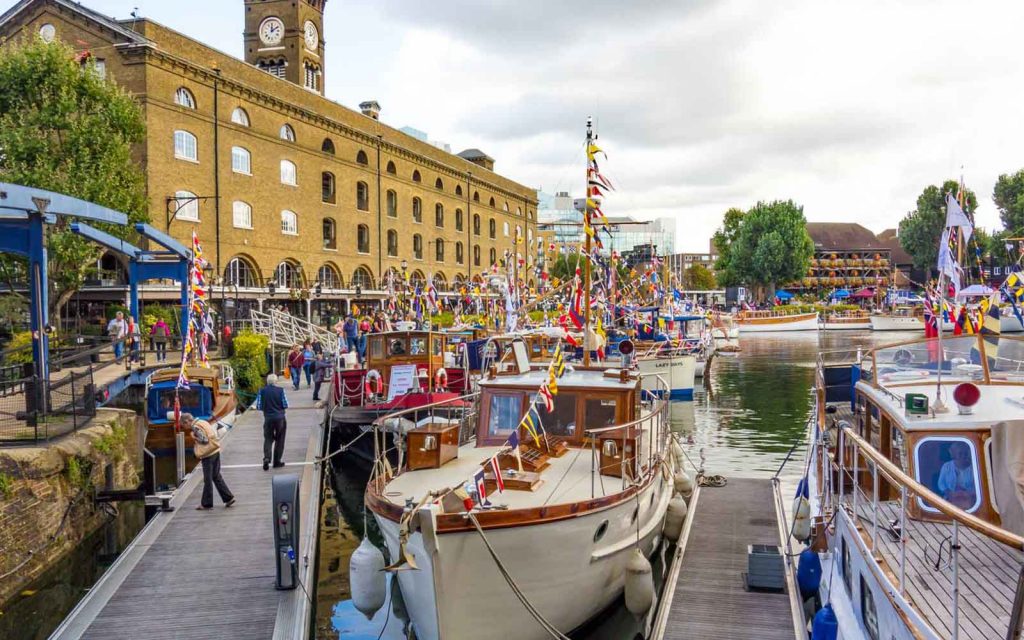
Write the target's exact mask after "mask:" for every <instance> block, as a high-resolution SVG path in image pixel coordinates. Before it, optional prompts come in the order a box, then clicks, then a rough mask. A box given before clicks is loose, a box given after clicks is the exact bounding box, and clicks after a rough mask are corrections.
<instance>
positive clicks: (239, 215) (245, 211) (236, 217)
mask: <svg viewBox="0 0 1024 640" xmlns="http://www.w3.org/2000/svg"><path fill="white" fill-rule="evenodd" d="M231 221H232V223H233V224H234V226H235V227H236V228H238V229H252V207H251V206H249V203H247V202H242V201H241V200H235V201H234V202H232V203H231Z"/></svg>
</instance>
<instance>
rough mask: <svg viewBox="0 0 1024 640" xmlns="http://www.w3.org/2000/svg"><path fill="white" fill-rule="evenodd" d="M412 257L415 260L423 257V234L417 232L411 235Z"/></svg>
mask: <svg viewBox="0 0 1024 640" xmlns="http://www.w3.org/2000/svg"><path fill="white" fill-rule="evenodd" d="M412 257H413V258H415V259H416V260H422V259H423V236H421V235H420V234H418V233H417V234H414V235H413V237H412Z"/></svg>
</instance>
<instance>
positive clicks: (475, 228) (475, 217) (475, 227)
mask: <svg viewBox="0 0 1024 640" xmlns="http://www.w3.org/2000/svg"><path fill="white" fill-rule="evenodd" d="M473 235H474V236H478V235H480V214H479V213H474V214H473Z"/></svg>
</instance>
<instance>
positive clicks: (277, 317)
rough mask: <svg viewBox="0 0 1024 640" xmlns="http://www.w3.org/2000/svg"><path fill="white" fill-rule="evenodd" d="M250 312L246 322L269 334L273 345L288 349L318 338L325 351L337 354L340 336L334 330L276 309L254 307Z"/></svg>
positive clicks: (255, 329)
mask: <svg viewBox="0 0 1024 640" xmlns="http://www.w3.org/2000/svg"><path fill="white" fill-rule="evenodd" d="M250 313H251V316H250V318H249V320H248V321H245V324H247V325H249V326H251V327H252V330H253V332H255V333H260V334H263V335H265V336H268V337H269V338H270V345H271V347H284V348H286V349H288V348H290V347H291V346H292V345H295V344H302V343H304V342H305V341H306V340H313V339H317V340H319V341H320V344H322V345H323V346H324V351H326V352H327V353H329V354H332V355H336V354H337V351H338V345H339V343H338V336H337V335H336V334H335V333H334V332H333V331H330V330H328V329H324V328H323V327H321V326H319V325H316V324H313V323H312V322H308V321H306V320H303V319H302V318H296V317H295V316H293V315H291V314H289V313H285V312H283V311H278V310H276V309H271V310H270V311H257V310H256V309H253V310H252V311H251V312H250Z"/></svg>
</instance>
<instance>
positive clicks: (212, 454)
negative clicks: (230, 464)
mask: <svg viewBox="0 0 1024 640" xmlns="http://www.w3.org/2000/svg"><path fill="white" fill-rule="evenodd" d="M181 426H182V428H183V429H190V430H191V431H192V439H193V440H194V441H195V444H194V446H193V448H192V451H193V453H195V456H196V458H198V459H199V462H200V464H201V465H202V467H203V497H202V499H201V500H200V502H199V506H198V507H196V510H197V511H209V510H210V509H212V508H213V488H214V487H217V493H219V494H220V499H221V500H223V501H224V506H225V507H230V506H231V505H233V504H235V496H234V495H233V494H232V493H231V489H228V485H227V483H226V482H224V477H223V476H222V475H220V436H218V435H217V430H216V429H214V428H213V425H211V424H210V423H209V422H207V421H206V420H197V419H196V418H195V417H193V416H192V414H191V413H183V414H181Z"/></svg>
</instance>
